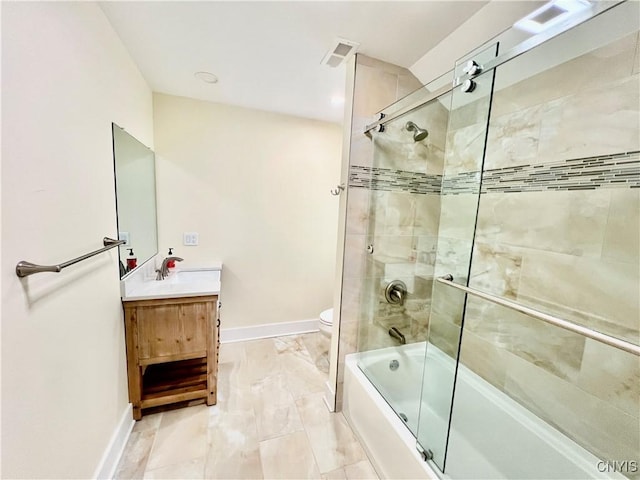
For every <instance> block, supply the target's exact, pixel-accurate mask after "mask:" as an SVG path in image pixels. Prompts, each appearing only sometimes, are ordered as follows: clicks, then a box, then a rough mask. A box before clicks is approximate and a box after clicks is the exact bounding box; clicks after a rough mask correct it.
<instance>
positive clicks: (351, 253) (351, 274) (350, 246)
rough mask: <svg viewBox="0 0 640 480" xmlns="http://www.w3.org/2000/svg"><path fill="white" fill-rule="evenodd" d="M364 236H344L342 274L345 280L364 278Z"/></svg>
mask: <svg viewBox="0 0 640 480" xmlns="http://www.w3.org/2000/svg"><path fill="white" fill-rule="evenodd" d="M366 248H367V237H366V236H365V235H352V234H346V235H345V239H344V263H343V267H342V274H343V276H344V277H345V278H354V279H356V278H362V277H364V276H365V270H364V269H365V261H366V259H367V258H366V256H367V255H368V254H367V251H366Z"/></svg>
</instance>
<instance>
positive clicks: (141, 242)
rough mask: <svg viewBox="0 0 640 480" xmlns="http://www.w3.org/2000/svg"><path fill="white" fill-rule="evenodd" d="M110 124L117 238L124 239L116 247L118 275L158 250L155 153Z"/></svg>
mask: <svg viewBox="0 0 640 480" xmlns="http://www.w3.org/2000/svg"><path fill="white" fill-rule="evenodd" d="M112 127H113V164H114V174H115V183H116V212H117V222H118V238H119V239H120V240H126V241H127V243H126V244H124V245H121V246H120V247H119V253H120V278H122V277H124V276H125V275H127V274H128V273H130V272H131V271H133V270H134V269H135V268H137V267H139V266H140V265H142V264H143V263H145V262H146V261H147V260H149V259H150V258H151V257H153V256H154V255H155V254H157V253H158V227H157V222H156V170H155V154H154V153H153V150H151V149H150V148H149V147H147V146H145V145H143V144H142V143H141V142H139V141H138V140H136V139H135V138H134V137H132V136H131V135H129V134H128V133H127V132H126V131H125V130H124V129H123V128H121V127H119V126H118V125H116V124H115V123H114V124H112ZM132 253H133V255H132ZM134 258H135V261H133V259H134Z"/></svg>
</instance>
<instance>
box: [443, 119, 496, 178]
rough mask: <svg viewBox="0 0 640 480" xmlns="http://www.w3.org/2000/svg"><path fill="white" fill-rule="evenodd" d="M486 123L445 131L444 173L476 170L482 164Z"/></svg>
mask: <svg viewBox="0 0 640 480" xmlns="http://www.w3.org/2000/svg"><path fill="white" fill-rule="evenodd" d="M485 133H486V124H485V123H480V124H477V123H476V124H471V125H469V126H465V127H462V128H458V129H456V130H449V131H448V132H447V148H446V150H445V154H444V169H443V171H444V175H455V174H458V173H462V172H476V171H479V170H480V167H481V165H482V155H483V151H484V145H485Z"/></svg>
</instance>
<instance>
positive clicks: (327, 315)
mask: <svg viewBox="0 0 640 480" xmlns="http://www.w3.org/2000/svg"><path fill="white" fill-rule="evenodd" d="M318 326H319V327H320V333H321V334H322V335H324V336H325V337H327V338H331V331H332V330H333V308H329V309H327V310H325V311H323V312H322V313H320V321H319V322H318Z"/></svg>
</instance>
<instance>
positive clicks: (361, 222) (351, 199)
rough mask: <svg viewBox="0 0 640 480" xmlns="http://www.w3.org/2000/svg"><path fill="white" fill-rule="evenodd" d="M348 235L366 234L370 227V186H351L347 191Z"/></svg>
mask: <svg viewBox="0 0 640 480" xmlns="http://www.w3.org/2000/svg"><path fill="white" fill-rule="evenodd" d="M347 194H348V199H347V225H346V232H347V235H364V234H366V233H367V229H368V228H369V221H370V215H371V214H370V213H369V196H370V190H369V189H368V188H350V189H349V191H348V192H347Z"/></svg>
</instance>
